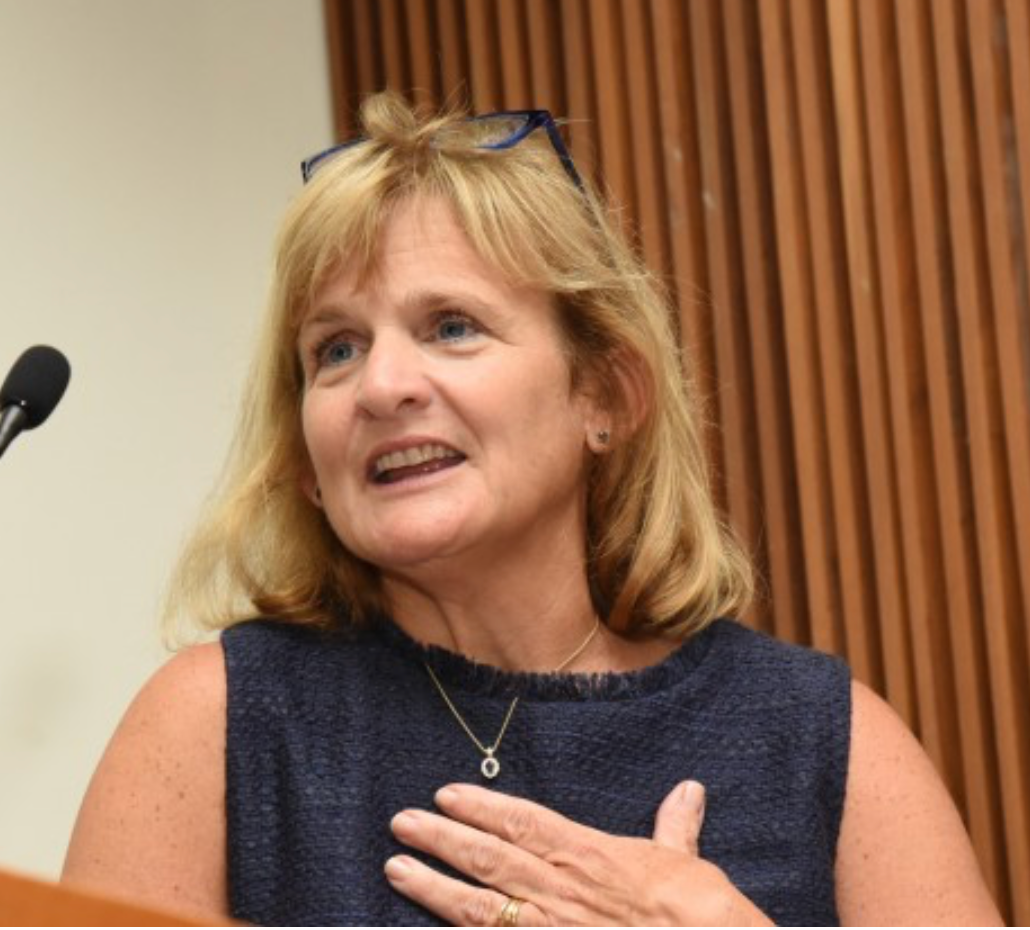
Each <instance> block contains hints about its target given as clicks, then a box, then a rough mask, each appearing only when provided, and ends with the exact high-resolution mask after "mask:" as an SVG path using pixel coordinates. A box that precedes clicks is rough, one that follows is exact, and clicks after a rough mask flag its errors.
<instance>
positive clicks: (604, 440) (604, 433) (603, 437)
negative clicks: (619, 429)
mask: <svg viewBox="0 0 1030 930" xmlns="http://www.w3.org/2000/svg"><path fill="white" fill-rule="evenodd" d="M611 438H612V434H611V433H609V432H608V430H606V429H599V430H598V431H597V441H598V442H599V443H600V444H601V445H602V446H606V445H608V441H609V440H610V439H611Z"/></svg>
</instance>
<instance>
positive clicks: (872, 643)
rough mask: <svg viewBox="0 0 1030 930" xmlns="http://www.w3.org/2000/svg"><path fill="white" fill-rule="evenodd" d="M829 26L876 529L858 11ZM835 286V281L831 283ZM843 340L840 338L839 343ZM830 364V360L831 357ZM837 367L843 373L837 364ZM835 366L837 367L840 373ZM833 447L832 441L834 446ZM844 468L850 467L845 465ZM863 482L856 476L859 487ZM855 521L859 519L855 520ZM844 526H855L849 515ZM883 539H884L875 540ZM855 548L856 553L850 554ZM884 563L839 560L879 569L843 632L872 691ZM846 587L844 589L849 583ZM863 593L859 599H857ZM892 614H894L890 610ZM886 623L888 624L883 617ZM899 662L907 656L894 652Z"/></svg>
mask: <svg viewBox="0 0 1030 930" xmlns="http://www.w3.org/2000/svg"><path fill="white" fill-rule="evenodd" d="M826 12H827V27H828V34H829V48H830V50H831V53H832V54H831V64H832V69H831V76H832V84H833V94H834V100H835V107H836V111H837V114H838V117H837V134H838V140H839V141H838V147H839V159H840V175H841V176H840V200H841V207H842V210H843V226H844V251H845V254H846V256H847V265H848V270H849V274H848V281H847V285H848V288H847V296H848V298H849V301H850V312H851V316H852V317H853V319H854V352H855V356H856V360H857V369H858V370H857V377H858V382H859V385H860V391H861V397H862V400H861V404H860V406H861V420H860V422H862V425H863V430H862V432H863V435H864V436H865V437H866V438H867V442H866V447H865V448H866V456H867V459H868V462H869V494H870V497H871V498H872V499H873V500H874V501H875V502H876V505H874V507H873V508H872V510H873V515H872V516H873V522H874V523H875V522H876V519H877V511H879V517H880V519H881V520H882V519H883V518H884V517H885V516H888V517H889V515H890V513H891V511H892V509H893V501H892V500H891V499H890V493H889V490H888V489H887V488H885V487H884V485H885V483H886V482H887V481H888V480H889V476H890V474H891V468H890V467H889V466H888V463H887V462H886V458H887V450H886V449H885V448H884V444H883V443H881V442H878V441H877V440H878V439H879V438H881V437H884V436H885V431H884V430H883V428H882V425H883V424H882V422H881V420H880V417H881V416H882V408H883V406H884V400H883V397H882V385H883V372H882V370H881V368H880V358H881V351H880V350H881V347H882V338H881V334H880V332H879V329H878V327H877V316H878V314H877V307H876V304H877V302H878V300H879V283H878V269H877V266H876V256H875V254H874V250H873V244H872V243H871V241H870V239H871V233H870V225H871V224H870V214H871V206H870V202H869V201H870V192H869V178H868V171H867V158H866V145H867V139H866V128H865V125H864V122H863V119H862V116H863V93H862V81H861V74H860V73H859V71H860V69H859V66H858V61H859V51H858V37H857V24H856V23H855V10H854V7H852V6H851V5H850V4H847V3H840V2H831V3H829V4H828V6H827V11H826ZM830 283H831V284H832V282H830ZM838 338H840V336H838ZM831 358H832V357H831ZM837 366H843V362H842V360H841V359H840V358H839V357H838V359H837ZM837 366H834V365H832V364H831V368H832V367H837ZM854 402H855V401H854V400H853V399H851V398H847V399H845V398H843V397H841V398H838V404H853V403H854ZM841 419H842V421H843V423H846V422H847V419H848V416H847V413H846V412H843V411H842V414H841ZM831 441H832V440H831ZM845 461H846V460H845ZM858 477H859V476H853V477H851V479H850V480H852V481H855V480H857V479H858ZM846 497H848V498H850V499H855V498H856V497H857V498H858V501H861V495H856V493H855V490H854V489H849V490H848V491H846ZM850 519H851V520H853V519H854V515H853V514H852V515H851V517H850ZM843 521H844V522H845V523H847V522H849V517H848V516H847V515H845V516H844V518H843ZM877 538H880V534H877ZM849 548H850V549H851V552H850V554H849V553H848V549H849ZM877 553H878V554H880V556H881V557H880V558H879V559H878V560H876V561H875V562H874V560H873V559H872V558H870V552H869V539H868V533H867V532H866V533H862V534H855V535H854V536H853V537H851V538H847V537H846V538H845V540H844V544H843V545H842V550H841V558H842V560H843V561H844V562H845V563H847V562H849V561H850V562H851V563H852V565H853V566H854V569H856V570H858V571H861V569H862V566H863V565H869V564H875V565H876V568H877V577H876V582H877V583H876V585H875V586H874V587H873V590H871V591H869V596H868V597H866V596H864V595H859V597H858V598H855V597H851V598H848V597H846V598H845V599H846V600H855V601H856V603H855V611H854V615H853V616H851V617H847V616H846V617H845V633H846V640H847V643H848V660H849V661H850V662H851V664H852V668H853V670H854V672H855V674H856V675H857V676H858V677H859V678H861V679H862V680H864V681H866V682H867V683H869V684H872V685H874V687H876V686H878V687H881V688H882V687H883V671H882V658H881V656H880V654H879V649H878V639H879V637H878V636H877V633H878V632H879V631H878V629H877V628H876V624H875V623H873V621H872V618H871V617H870V615H869V612H870V610H871V609H872V600H873V598H874V596H875V594H876V593H877V592H882V591H883V590H884V588H885V587H887V588H888V589H889V590H893V591H894V592H897V591H898V586H897V583H896V580H895V581H894V584H893V585H891V584H888V585H885V584H884V581H885V579H889V578H891V576H892V575H893V574H894V569H895V562H896V555H895V553H894V551H893V548H891V547H889V543H888V546H887V547H885V548H884V549H880V548H879V547H878V548H877ZM847 583H848V582H847V580H846V581H845V584H847ZM850 584H851V585H852V586H853V587H854V586H856V585H857V586H858V591H861V585H862V580H861V578H852V579H851V580H850ZM856 593H857V592H856ZM892 608H893V609H892ZM887 612H888V616H889V618H890V620H891V621H892V622H893V623H894V626H895V629H898V627H899V624H898V622H897V621H898V619H899V615H900V610H899V609H898V607H897V604H896V600H895V601H894V602H892V603H890V604H889V605H887ZM885 619H886V618H885ZM889 652H891V654H893V655H895V656H896V657H897V658H899V659H904V653H898V652H896V651H890V650H889Z"/></svg>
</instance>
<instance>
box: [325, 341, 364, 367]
mask: <svg viewBox="0 0 1030 930" xmlns="http://www.w3.org/2000/svg"><path fill="white" fill-rule="evenodd" d="M356 351H357V350H356V349H355V347H354V343H353V342H348V341H347V340H346V339H341V338H339V337H337V336H333V337H332V338H331V339H327V340H326V341H325V342H323V343H321V344H320V345H319V346H318V348H317V349H316V350H315V361H316V363H317V364H318V365H319V366H320V367H321V366H323V365H328V366H329V367H335V366H337V365H344V364H346V363H347V362H349V361H351V360H352V359H353V358H354V355H355V353H356Z"/></svg>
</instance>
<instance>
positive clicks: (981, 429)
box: [932, 4, 1030, 910]
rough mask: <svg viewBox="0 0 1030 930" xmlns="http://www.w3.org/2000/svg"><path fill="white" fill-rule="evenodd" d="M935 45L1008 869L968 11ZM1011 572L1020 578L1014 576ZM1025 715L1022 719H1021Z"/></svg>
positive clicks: (997, 519) (1012, 836) (1017, 763)
mask: <svg viewBox="0 0 1030 930" xmlns="http://www.w3.org/2000/svg"><path fill="white" fill-rule="evenodd" d="M932 12H933V25H934V39H935V44H936V49H937V53H938V56H939V57H938V71H937V78H938V81H939V84H940V88H941V92H942V99H943V101H944V105H943V106H942V116H943V120H942V123H943V126H944V139H945V147H944V164H945V171H946V175H947V177H948V207H949V210H950V211H951V219H952V222H951V232H952V235H953V237H954V240H955V249H954V253H953V254H954V259H955V283H956V290H957V294H958V298H959V299H958V309H959V314H958V316H959V329H960V332H961V350H962V351H961V375H962V378H963V383H964V388H965V391H964V393H965V396H966V398H967V400H968V404H969V419H968V422H969V427H970V455H971V461H972V475H973V499H974V503H975V507H976V521H975V522H976V540H977V544H978V547H979V551H980V571H981V590H982V593H983V598H984V607H985V610H986V612H987V614H988V615H989V616H990V617H991V618H992V622H991V623H989V624H988V625H987V654H988V659H989V663H990V670H991V674H990V678H989V681H990V685H991V693H992V703H993V710H994V723H995V728H996V734H997V737H998V751H999V757H1000V758H999V761H1000V765H999V771H1000V788H1001V793H1002V803H1003V805H1004V809H1005V821H1004V824H1005V833H1006V840H1007V843H1006V845H1007V847H1008V851H1009V856H1010V863H1009V865H1010V870H1011V869H1012V867H1013V866H1015V865H1017V864H1022V863H1025V862H1026V861H1027V857H1026V846H1027V843H1028V842H1030V839H1028V837H1030V829H1028V820H1027V812H1026V805H1027V803H1028V798H1027V795H1026V791H1025V786H1026V784H1027V775H1026V770H1025V767H1026V748H1025V745H1021V743H1022V742H1025V741H1021V738H1020V729H1021V728H1023V727H1024V726H1025V705H1023V707H1022V708H1019V709H1017V702H1018V697H1019V688H1018V687H1017V684H1016V681H1015V680H1014V678H1015V675H1014V670H1013V667H1012V664H1011V660H1012V646H1013V631H1014V629H1015V628H1016V625H1017V624H1019V623H1020V622H1022V618H1020V617H1019V616H1018V614H1017V612H1016V611H1017V605H1016V603H1015V601H1016V598H1017V592H1016V591H1015V590H1014V583H1018V574H1016V571H1018V569H1017V568H1016V566H1015V565H1013V564H1012V562H1011V557H1010V553H1009V551H1008V548H1007V545H1006V544H1007V542H1008V538H1009V536H1010V533H1009V532H1008V527H1007V526H1006V523H1007V501H1006V499H1005V494H1004V486H1005V484H1006V475H1005V474H1004V462H1005V455H1004V449H1003V448H999V440H1000V439H1001V438H1002V436H1001V432H1000V424H999V419H1000V417H999V411H998V410H997V408H996V406H994V405H992V403H991V394H992V393H993V392H994V390H995V386H994V384H993V382H994V379H995V377H996V376H997V360H996V358H995V357H994V352H993V346H992V344H991V342H990V339H989V338H985V337H986V336H987V335H988V334H989V332H990V327H991V319H990V307H989V295H988V293H987V286H988V285H987V281H986V274H985V267H984V265H985V262H986V257H985V255H984V251H985V243H984V241H983V238H982V220H981V217H980V216H979V215H978V206H979V204H978V198H979V188H978V185H976V184H974V181H973V179H974V178H975V177H976V176H977V174H976V170H977V167H978V166H977V162H976V151H975V147H974V144H973V139H972V137H973V136H974V133H973V130H972V125H971V112H970V111H971V109H972V101H971V100H970V99H969V88H968V86H967V82H968V79H969V71H968V66H969V62H968V60H967V59H966V57H965V54H964V53H965V52H966V51H967V49H966V48H965V46H964V43H963V39H964V35H965V31H964V28H963V27H964V23H962V22H961V21H960V17H961V13H962V11H961V10H960V9H958V8H957V7H956V6H954V5H952V4H940V5H937V6H934V7H933V8H932ZM1014 570H1015V571H1014ZM1020 711H1022V712H1020ZM1025 877H1026V873H1025V872H1023V873H1022V874H1021V875H1017V874H1014V873H1013V872H1012V871H1010V880H1011V891H1012V894H1013V897H1014V902H1015V905H1016V907H1017V909H1019V910H1023V909H1030V887H1028V885H1027V883H1026V881H1025Z"/></svg>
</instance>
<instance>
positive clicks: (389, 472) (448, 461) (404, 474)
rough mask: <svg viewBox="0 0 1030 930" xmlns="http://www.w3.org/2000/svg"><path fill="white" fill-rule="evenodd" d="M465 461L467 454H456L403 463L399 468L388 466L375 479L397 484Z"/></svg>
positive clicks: (377, 481)
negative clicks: (407, 463)
mask: <svg viewBox="0 0 1030 930" xmlns="http://www.w3.org/2000/svg"><path fill="white" fill-rule="evenodd" d="M464 461H465V456H463V455H456V456H451V457H448V458H443V459H429V460H428V461H425V462H420V463H419V464H417V465H402V466H401V467H399V468H388V469H386V470H385V471H383V472H381V473H380V474H377V475H376V477H375V478H374V479H373V480H374V481H375V483H376V484H395V483H396V482H398V481H403V480H404V479H405V478H412V477H415V476H416V475H429V474H432V473H433V472H438V471H443V470H444V469H447V468H454V466H455V465H460V464H461V463H462V462H464Z"/></svg>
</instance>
